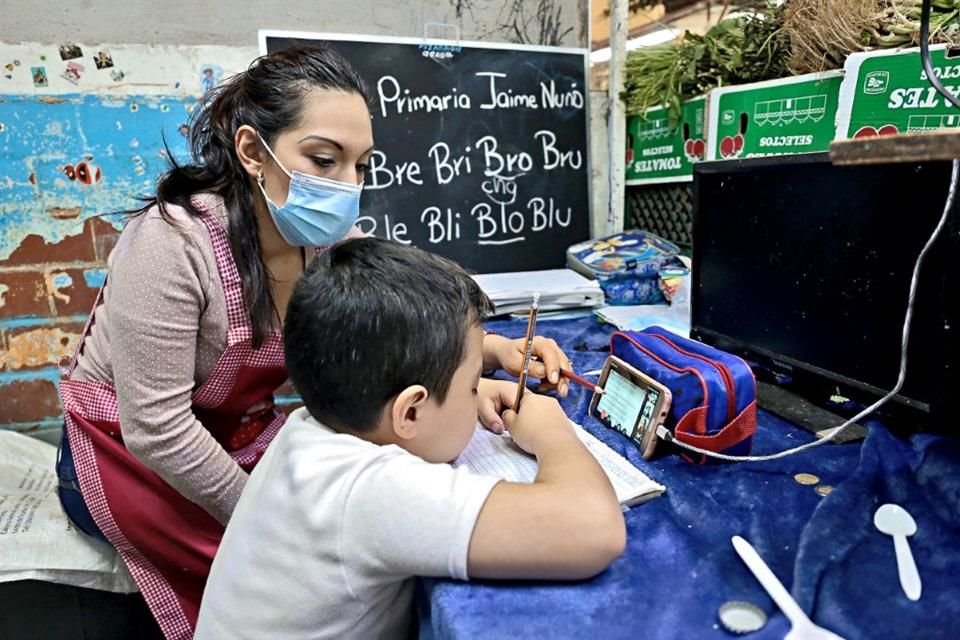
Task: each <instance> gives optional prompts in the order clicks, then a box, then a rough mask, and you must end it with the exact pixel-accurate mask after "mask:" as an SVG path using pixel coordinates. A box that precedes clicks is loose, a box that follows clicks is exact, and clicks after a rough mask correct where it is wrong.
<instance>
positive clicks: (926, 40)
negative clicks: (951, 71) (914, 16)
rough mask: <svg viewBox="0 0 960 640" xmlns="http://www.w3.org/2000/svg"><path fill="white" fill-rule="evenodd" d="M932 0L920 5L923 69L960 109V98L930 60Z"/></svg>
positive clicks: (934, 84) (938, 89)
mask: <svg viewBox="0 0 960 640" xmlns="http://www.w3.org/2000/svg"><path fill="white" fill-rule="evenodd" d="M931 3H932V0H923V4H922V5H921V6H920V61H921V62H922V63H923V70H924V72H925V73H926V74H927V80H929V81H930V84H932V85H933V88H934V89H936V90H937V91H939V92H940V93H941V94H942V95H943V97H944V98H946V99H947V101H948V102H949V103H950V104H952V105H953V106H955V107H957V108H958V109H960V100H958V99H957V97H956V96H955V95H953V94H952V93H950V92H949V91H947V88H946V87H945V86H943V83H942V82H940V78H939V77H938V76H937V74H936V72H935V71H934V69H933V64H932V63H931V62H930V7H931Z"/></svg>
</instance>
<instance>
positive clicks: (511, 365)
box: [483, 333, 571, 398]
mask: <svg viewBox="0 0 960 640" xmlns="http://www.w3.org/2000/svg"><path fill="white" fill-rule="evenodd" d="M526 347H527V344H526V340H525V339H523V338H517V339H516V340H510V339H509V338H505V337H503V336H498V335H495V334H492V333H488V334H487V335H486V336H484V339H483V362H484V366H486V367H487V368H500V369H503V370H504V371H506V372H507V373H509V374H510V375H512V376H519V375H520V369H521V367H522V366H523V354H524V351H525V349H526ZM532 354H533V355H534V356H535V357H536V358H538V360H539V361H537V360H533V361H531V362H530V377H532V378H540V379H541V380H543V382H544V385H543V386H544V387H545V388H556V390H557V395H559V396H560V397H561V398H565V397H567V393H568V392H569V390H570V383H569V382H568V381H567V380H566V378H561V377H560V369H561V368H562V369H568V370H569V369H571V367H570V358H568V357H567V354H565V353H564V352H563V349H561V348H560V347H559V346H558V345H557V343H556V341H554V340H552V339H551V338H544V337H543V336H536V337H534V339H533V349H532Z"/></svg>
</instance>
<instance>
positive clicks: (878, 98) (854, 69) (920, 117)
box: [836, 45, 960, 140]
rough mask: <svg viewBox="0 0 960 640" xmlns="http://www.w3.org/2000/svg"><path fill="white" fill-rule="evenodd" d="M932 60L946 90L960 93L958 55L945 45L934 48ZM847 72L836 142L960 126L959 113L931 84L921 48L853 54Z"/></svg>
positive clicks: (842, 91) (841, 95)
mask: <svg viewBox="0 0 960 640" xmlns="http://www.w3.org/2000/svg"><path fill="white" fill-rule="evenodd" d="M930 62H931V64H932V65H933V69H934V72H935V73H936V74H937V76H938V77H939V78H940V80H941V82H943V84H944V86H946V88H947V89H948V90H950V91H952V92H953V93H954V94H955V95H956V94H957V93H958V92H960V57H953V56H950V55H949V54H948V52H947V48H946V46H943V45H941V46H936V47H931V48H930ZM844 70H845V72H846V74H847V81H846V82H845V83H844V85H843V89H842V90H841V92H840V110H839V113H838V115H837V134H836V137H837V139H838V140H845V139H848V138H869V137H873V136H883V135H895V134H897V133H907V132H910V133H913V132H920V131H934V130H937V129H949V128H951V127H960V109H957V108H956V107H954V106H952V105H950V104H949V103H948V102H947V100H946V98H944V97H943V96H941V95H940V94H939V93H937V90H936V89H934V88H933V86H932V85H931V84H930V82H929V81H928V80H927V74H926V73H925V72H924V70H923V65H922V63H921V62H920V49H919V48H916V49H905V50H902V51H877V52H871V53H857V54H853V55H851V56H850V57H849V58H847V62H846V65H845V66H844Z"/></svg>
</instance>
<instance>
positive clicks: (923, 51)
mask: <svg viewBox="0 0 960 640" xmlns="http://www.w3.org/2000/svg"><path fill="white" fill-rule="evenodd" d="M930 10H931V0H922V4H921V7H920V60H921V63H922V65H923V70H924V71H925V72H926V74H927V80H928V81H929V82H930V84H931V85H933V87H934V88H935V89H936V90H937V91H938V92H940V93H941V94H942V95H943V96H944V97H945V98H946V99H947V101H948V102H949V103H950V104H952V105H953V106H955V107H957V108H958V109H960V99H957V97H956V96H954V95H953V94H952V93H950V92H949V91H948V90H947V88H946V87H944V86H943V83H942V82H940V78H939V77H937V74H936V72H935V71H934V69H933V64H932V63H931V61H930ZM958 174H960V161H958V160H954V161H953V172H952V174H951V176H950V190H949V191H948V193H947V204H946V206H945V207H944V209H943V215H942V216H941V217H940V222H938V223H937V226H936V228H935V229H934V230H933V233H932V234H931V235H930V238H929V239H928V240H927V243H926V244H925V245H924V246H923V249H922V250H921V251H920V255H919V256H917V261H916V263H914V265H913V276H912V278H911V280H910V295H909V297H908V299H907V312H906V314H905V315H904V319H903V335H902V339H901V342H900V374H899V376H898V377H897V384H896V385H895V386H894V387H893V389H891V390H890V392H889V393H887V395H885V396H883V397H882V398H880V400H878V401H877V402H875V403H873V404H872V405H870V406H869V407H867V408H866V409H864V410H863V411H861V412H860V413H858V414H857V415H855V416H854V417H852V418H850V419H849V420H847V421H846V422H844V423H843V424H841V425H840V426H838V427H834V428H833V429H831V430H830V431H828V432H827V433H826V434H824V435H823V436H822V437H820V438H818V439H817V440H814V441H813V442H808V443H807V444H803V445H800V446H799V447H794V448H792V449H787V450H785V451H781V452H779V453H773V454H769V455H764V456H728V455H725V454H722V453H716V452H714V451H707V450H706V449H701V448H699V447H695V446H693V445H690V444H687V443H685V442H681V441H679V440H677V438H676V437H675V436H674V435H673V434H672V433H670V431H669V430H668V429H667V428H666V427H664V426H663V425H661V426H660V427H658V428H657V435H658V436H659V437H660V438H662V439H663V440H666V441H668V442H672V443H674V444H676V445H677V446H680V447H683V448H684V449H687V450H689V451H694V452H696V453H699V454H702V455H705V456H708V457H711V458H717V459H719V460H727V461H730V462H760V461H764V460H776V459H778V458H784V457H786V456H789V455H793V454H795V453H800V452H801V451H806V450H807V449H812V448H813V447H817V446H820V445H822V444H824V443H827V442H830V441H832V440H833V439H834V438H836V437H837V435H838V434H840V432H841V431H843V430H844V429H846V428H847V427H849V426H850V425H851V424H853V423H855V422H857V421H858V420H861V419H863V418H864V417H865V416H868V415H870V414H871V413H873V412H874V411H876V410H877V409H879V408H880V407H882V406H883V405H884V404H886V403H887V402H888V401H889V400H890V399H891V398H893V397H894V396H895V395H897V394H898V393H899V392H900V389H901V388H902V387H903V383H904V381H905V380H906V377H907V347H908V345H909V343H910V324H911V322H912V320H913V304H914V301H915V299H916V295H917V284H918V281H919V276H920V268H921V267H922V266H923V260H924V258H926V256H927V253H928V252H929V251H930V248H931V247H932V246H933V243H934V242H936V240H937V238H938V237H939V235H940V232H941V231H942V230H943V227H944V226H946V223H947V218H948V217H949V215H950V211H951V210H952V209H953V203H954V199H955V197H956V193H957V178H958Z"/></svg>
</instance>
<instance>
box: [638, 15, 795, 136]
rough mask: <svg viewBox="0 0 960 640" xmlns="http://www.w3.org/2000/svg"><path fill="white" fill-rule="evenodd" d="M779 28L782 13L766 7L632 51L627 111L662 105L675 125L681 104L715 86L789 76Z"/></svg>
mask: <svg viewBox="0 0 960 640" xmlns="http://www.w3.org/2000/svg"><path fill="white" fill-rule="evenodd" d="M782 26H783V9H782V8H774V7H768V8H764V9H761V10H759V11H756V12H754V13H751V14H748V15H746V16H741V17H736V18H727V19H725V20H722V21H720V22H719V23H717V24H716V25H715V26H714V27H712V28H711V29H710V30H709V31H707V33H706V34H704V35H702V36H700V35H696V34H694V33H691V32H689V31H688V32H686V33H684V35H683V37H682V38H681V39H680V40H678V41H675V42H672V43H669V44H663V45H658V46H653V47H646V48H643V49H638V50H636V51H633V52H631V53H630V54H629V55H628V56H627V65H626V67H627V70H626V71H627V77H626V84H625V88H624V92H623V96H622V97H623V100H624V102H625V103H626V106H627V112H628V113H641V114H642V113H644V112H645V111H646V110H647V109H649V108H651V107H657V106H661V105H666V106H667V107H668V108H669V112H670V119H671V124H673V125H675V124H676V123H677V122H679V120H680V107H681V104H682V103H683V102H684V101H685V100H688V99H690V98H692V97H695V96H698V95H702V94H704V93H706V92H707V91H709V90H710V89H713V88H716V87H721V86H726V85H730V84H744V83H748V82H759V81H761V80H770V79H773V78H781V77H783V76H785V75H788V72H787V70H786V67H785V63H786V60H787V58H788V53H789V51H788V49H789V45H788V42H787V39H786V37H785V36H784V33H783V30H782Z"/></svg>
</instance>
